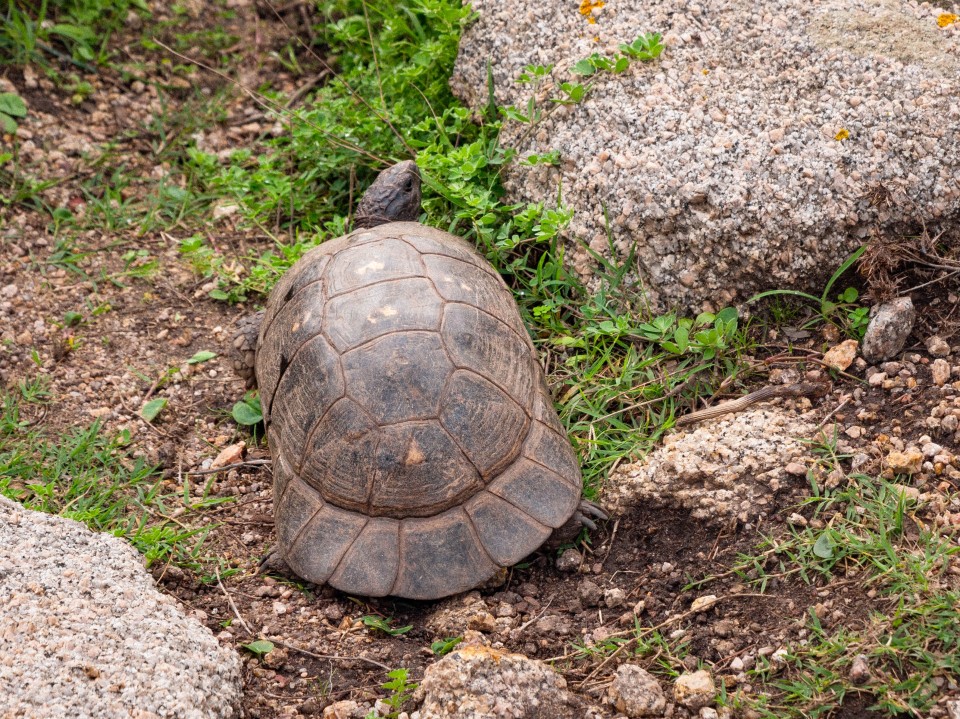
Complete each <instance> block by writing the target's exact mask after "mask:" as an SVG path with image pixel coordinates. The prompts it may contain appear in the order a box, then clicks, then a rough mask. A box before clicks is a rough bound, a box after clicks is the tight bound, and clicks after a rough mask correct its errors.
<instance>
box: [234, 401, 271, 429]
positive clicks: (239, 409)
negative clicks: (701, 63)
mask: <svg viewBox="0 0 960 719" xmlns="http://www.w3.org/2000/svg"><path fill="white" fill-rule="evenodd" d="M230 414H231V415H232V416H233V421H234V422H236V423H237V424H239V425H242V426H244V427H252V426H253V425H255V424H260V423H261V422H262V421H263V410H262V408H261V407H260V398H259V397H251V398H246V397H245V398H244V399H242V400H240V401H239V402H237V403H236V404H235V405H233V409H232V410H231V412H230Z"/></svg>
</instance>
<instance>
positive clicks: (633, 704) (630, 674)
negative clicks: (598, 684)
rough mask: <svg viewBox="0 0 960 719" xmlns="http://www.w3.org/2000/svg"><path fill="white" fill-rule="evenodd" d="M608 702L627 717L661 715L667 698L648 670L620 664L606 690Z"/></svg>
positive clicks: (633, 665)
mask: <svg viewBox="0 0 960 719" xmlns="http://www.w3.org/2000/svg"><path fill="white" fill-rule="evenodd" d="M608 695H609V697H610V703H611V704H613V706H615V707H616V709H617V711H618V712H622V713H624V714H626V715H627V716H629V717H649V716H663V710H664V709H665V708H666V706H667V699H666V697H665V696H664V695H663V689H661V688H660V683H659V682H658V681H657V680H656V679H655V678H654V676H653V675H652V674H650V672H648V671H647V670H645V669H643V668H642V667H638V666H637V665H635V664H621V665H620V666H619V667H618V668H617V673H616V675H615V676H614V678H613V684H611V685H610V689H609V690H608Z"/></svg>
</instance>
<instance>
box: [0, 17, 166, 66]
mask: <svg viewBox="0 0 960 719" xmlns="http://www.w3.org/2000/svg"><path fill="white" fill-rule="evenodd" d="M6 5H7V9H6V13H5V16H4V17H3V18H2V22H0V58H2V59H3V60H4V61H6V62H10V63H13V64H18V65H22V64H26V63H29V62H40V63H44V62H45V61H46V60H47V58H48V57H49V58H54V59H57V60H63V59H66V60H71V61H72V62H73V64H75V65H77V66H80V67H83V68H84V69H87V65H86V63H88V62H96V63H102V62H105V61H106V60H107V59H108V57H109V52H108V51H107V45H108V43H109V42H110V39H111V37H112V36H113V34H114V33H115V32H116V31H117V30H118V29H120V27H122V25H123V23H124V22H125V21H126V18H127V13H128V12H130V11H131V10H138V11H140V12H143V13H148V12H149V10H148V8H147V5H146V3H145V2H144V0H40V2H39V3H34V2H30V1H29V0H8V2H7V3H6ZM57 46H59V47H60V48H62V49H63V50H65V51H66V52H67V54H64V53H63V52H62V51H61V50H59V49H58V48H57Z"/></svg>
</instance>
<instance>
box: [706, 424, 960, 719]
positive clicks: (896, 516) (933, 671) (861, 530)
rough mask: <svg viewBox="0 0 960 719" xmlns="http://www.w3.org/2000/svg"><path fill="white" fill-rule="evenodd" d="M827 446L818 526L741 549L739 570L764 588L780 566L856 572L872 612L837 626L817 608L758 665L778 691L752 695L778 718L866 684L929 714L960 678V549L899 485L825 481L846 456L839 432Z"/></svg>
mask: <svg viewBox="0 0 960 719" xmlns="http://www.w3.org/2000/svg"><path fill="white" fill-rule="evenodd" d="M818 449H819V451H820V454H821V456H822V458H821V463H822V464H821V466H820V467H817V468H814V469H813V470H811V472H810V475H809V476H810V481H811V494H812V496H811V497H810V498H809V499H807V500H805V501H804V502H803V503H802V504H801V506H800V507H799V508H798V510H799V511H800V512H802V513H803V514H804V516H806V517H808V525H807V526H804V527H798V526H792V527H791V528H790V529H789V532H788V534H787V535H786V536H783V537H768V538H767V539H766V540H765V541H764V542H763V543H762V544H761V545H760V546H759V547H758V549H759V550H761V551H760V553H759V554H756V555H744V556H741V557H740V558H739V560H738V563H737V565H736V566H735V567H734V570H735V571H737V572H738V573H739V574H740V575H741V576H742V577H743V578H744V579H747V580H748V581H750V582H751V583H753V584H754V586H756V587H757V588H758V589H759V590H761V591H763V590H764V589H765V588H766V586H767V583H768V580H769V578H770V576H771V574H775V575H776V576H777V577H779V578H781V579H782V578H784V577H788V576H795V577H797V578H798V579H800V580H801V581H803V582H808V583H814V582H817V583H822V584H825V585H827V586H829V585H831V584H832V583H834V582H835V581H836V580H842V579H847V580H853V581H854V582H855V584H856V586H858V587H860V588H861V590H862V591H863V592H864V593H865V594H866V596H865V597H864V600H865V601H867V602H868V604H867V608H868V611H867V617H866V619H865V621H864V622H862V623H860V625H859V626H857V627H849V626H846V627H845V626H839V627H837V628H834V629H829V628H828V627H827V626H826V625H825V624H824V621H823V620H824V617H822V616H820V615H819V614H818V613H817V610H816V609H815V608H811V609H810V611H809V613H808V616H807V624H806V627H807V632H808V635H807V637H806V638H805V639H803V640H801V641H799V642H797V643H796V644H793V645H791V646H787V647H786V648H785V649H786V651H785V654H783V655H782V658H781V662H780V663H779V664H777V663H771V662H769V661H761V662H759V663H758V665H757V667H755V668H754V669H753V670H752V672H751V673H752V675H753V676H754V678H755V679H756V681H757V682H760V683H761V684H762V685H765V691H767V692H770V691H773V692H774V694H775V696H774V697H773V698H772V699H771V698H769V697H768V698H766V699H765V698H763V697H759V698H750V697H746V696H743V695H741V696H740V700H743V701H745V702H746V703H747V704H750V705H752V706H753V708H754V709H756V710H758V711H760V712H761V714H762V715H763V716H767V717H819V716H825V715H828V714H831V713H832V712H834V711H836V709H837V707H839V706H840V705H841V704H842V702H843V699H844V697H845V696H846V695H847V694H851V693H855V692H856V693H861V694H863V693H866V694H868V695H869V696H870V697H871V698H872V701H874V703H875V706H876V708H877V709H878V710H880V711H882V712H885V713H886V714H887V715H898V714H901V713H904V712H908V713H910V714H911V715H915V716H923V715H926V713H927V712H928V711H929V709H930V707H931V706H932V705H933V702H934V699H935V694H936V692H937V682H938V681H942V679H938V677H945V676H946V677H950V676H953V677H956V676H958V675H960V634H958V633H957V631H956V627H957V626H958V622H960V604H958V601H960V592H958V591H957V590H956V588H955V587H952V586H951V583H950V581H948V577H949V575H948V574H947V570H948V569H949V567H950V566H951V562H955V561H956V557H957V556H958V555H960V547H958V546H957V545H956V544H955V543H954V542H953V541H952V540H951V537H949V536H945V535H943V534H940V533H939V532H938V531H937V530H936V529H935V528H933V527H928V526H927V525H925V524H924V523H921V522H918V521H915V520H914V519H913V518H912V513H913V512H912V507H911V502H910V500H908V499H907V497H906V496H905V494H904V492H903V490H902V487H900V486H898V485H896V484H894V483H891V482H888V481H886V480H883V479H874V478H871V477H867V476H864V475H856V474H855V475H851V476H849V477H847V478H846V481H845V482H841V483H840V484H839V485H837V486H833V487H832V488H827V487H825V486H824V485H823V484H822V483H821V482H820V481H819V480H818V479H817V477H819V476H832V477H836V476H837V474H836V470H837V469H838V468H839V462H840V461H841V460H843V459H844V458H843V457H841V456H839V455H838V454H837V453H836V444H835V441H834V440H832V439H830V438H826V439H825V440H824V441H823V442H822V443H821V445H820V447H819V448H818ZM832 483H833V482H831V484H832ZM702 583H703V582H697V583H695V585H696V586H699V585H700V584H702ZM868 597H873V600H872V601H870V600H868V599H867V598H868ZM860 655H862V656H863V657H865V658H866V660H867V662H868V665H869V667H870V674H869V679H868V681H866V682H865V683H864V684H863V685H860V686H855V685H853V684H852V682H851V679H850V667H851V666H852V664H853V662H854V660H855V659H856V658H857V657H858V656H860ZM773 699H775V705H774V704H773V703H772V701H773Z"/></svg>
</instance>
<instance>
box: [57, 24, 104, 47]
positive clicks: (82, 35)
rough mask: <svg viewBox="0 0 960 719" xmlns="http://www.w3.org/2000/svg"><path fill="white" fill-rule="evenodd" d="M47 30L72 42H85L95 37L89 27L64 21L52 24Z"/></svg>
mask: <svg viewBox="0 0 960 719" xmlns="http://www.w3.org/2000/svg"><path fill="white" fill-rule="evenodd" d="M49 32H50V33H51V34H54V35H60V36H61V37H65V38H69V39H70V40H73V41H74V42H82V43H86V42H90V41H91V40H94V39H95V38H96V34H95V33H94V32H93V30H91V29H90V28H88V27H81V26H79V25H68V24H66V23H59V24H57V25H54V26H53V27H52V28H50V30H49Z"/></svg>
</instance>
